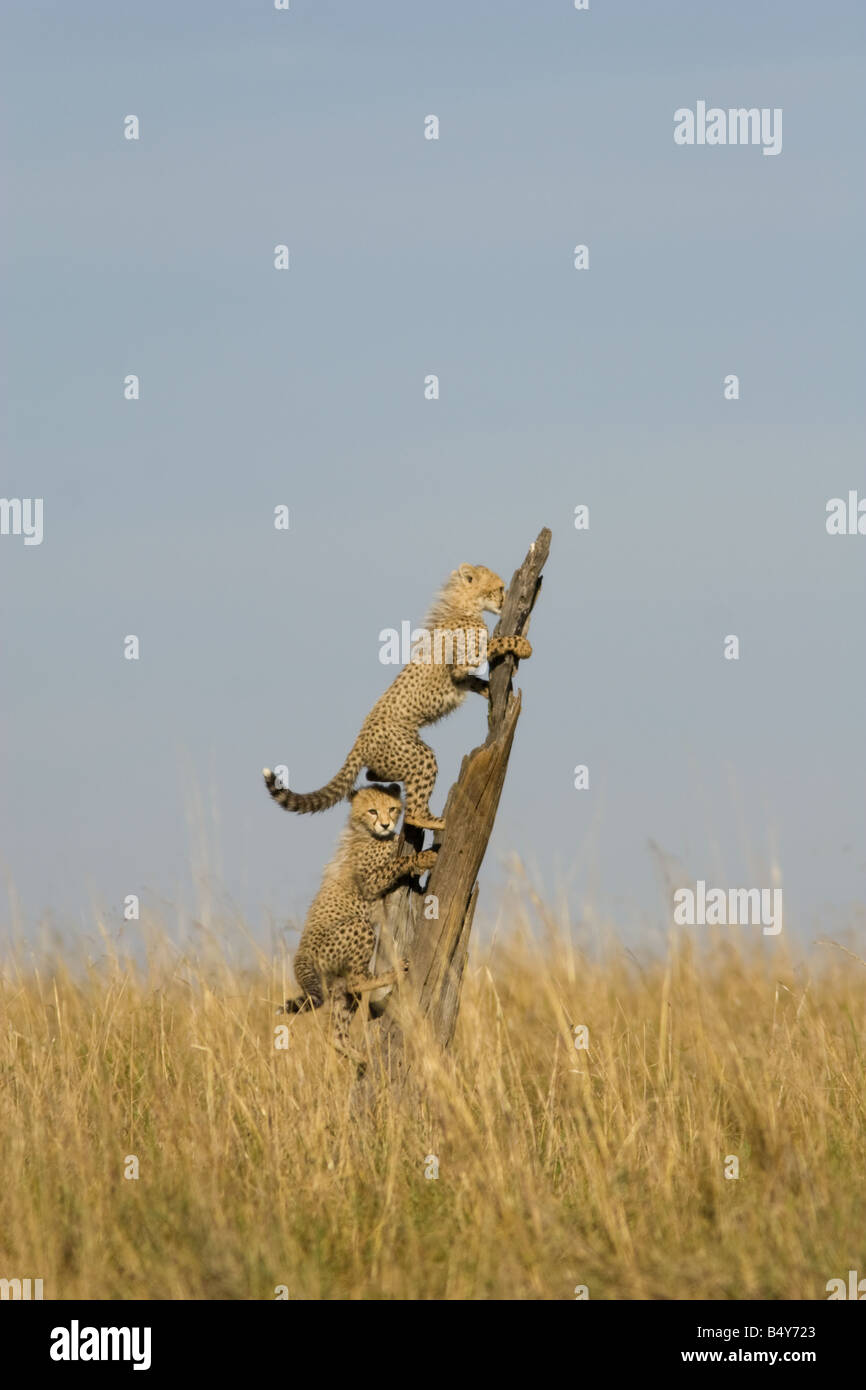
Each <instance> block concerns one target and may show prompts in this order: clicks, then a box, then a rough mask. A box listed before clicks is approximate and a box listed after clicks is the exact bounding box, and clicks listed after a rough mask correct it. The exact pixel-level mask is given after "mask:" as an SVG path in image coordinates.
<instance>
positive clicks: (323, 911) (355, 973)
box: [280, 786, 436, 1062]
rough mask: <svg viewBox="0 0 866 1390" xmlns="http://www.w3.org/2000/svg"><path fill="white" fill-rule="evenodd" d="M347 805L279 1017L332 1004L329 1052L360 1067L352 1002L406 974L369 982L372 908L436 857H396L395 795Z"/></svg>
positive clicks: (366, 796) (358, 796)
mask: <svg viewBox="0 0 866 1390" xmlns="http://www.w3.org/2000/svg"><path fill="white" fill-rule="evenodd" d="M351 802H352V805H351V810H350V811H349V821H348V824H347V826H346V829H345V830H344V831H343V834H342V835H341V837H340V841H339V844H338V846H337V852H336V854H335V855H334V858H333V859H332V860H331V862H330V864H329V865H328V866H327V868H326V869H325V872H324V875H323V878H322V886H321V888H320V889H319V891H318V893H317V894H316V897H315V898H314V900H313V903H312V906H311V907H310V910H309V912H308V913H307V920H306V922H305V923H304V930H303V932H302V933H301V940H300V943H299V945H298V949H297V952H296V954H295V959H294V967H295V978H296V979H297V981H298V984H299V985H300V986H301V989H302V990H303V994H301V995H299V996H298V997H297V998H295V999H287V1000H286V1004H285V1010H280V1012H285V1013H290V1014H296V1013H301V1012H302V1011H303V1010H305V1009H318V1008H320V1007H321V1005H322V1004H324V1003H326V1002H327V1001H330V1004H331V1014H332V1020H333V1030H334V1036H333V1043H334V1046H335V1047H336V1049H337V1051H338V1052H341V1053H342V1054H343V1055H344V1056H346V1057H349V1058H351V1059H352V1060H354V1061H357V1062H361V1061H362V1060H363V1059H362V1058H361V1056H360V1054H359V1053H357V1052H355V1051H354V1049H353V1048H351V1047H350V1045H349V1041H348V1037H349V1025H350V1023H351V1020H352V1014H353V1012H354V1010H355V1009H356V1008H357V1005H358V997H359V995H361V994H365V993H366V992H367V991H369V990H374V989H379V988H381V987H382V986H384V985H391V984H395V983H396V982H397V980H398V979H399V978H400V977H401V976H402V975H403V974H404V973H405V971H406V968H407V962H406V961H403V962H401V969H400V970H391V971H387V972H385V973H384V974H382V975H375V976H374V975H371V973H370V969H369V966H370V959H371V957H372V955H373V947H374V944H375V936H376V934H375V930H374V927H373V920H372V919H373V906H374V904H375V903H376V901H377V899H379V898H382V897H384V895H385V894H386V893H387V892H388V890H389V889H390V888H393V887H394V885H395V884H396V883H397V882H399V880H400V879H401V878H406V877H407V876H408V875H410V874H411V875H413V876H417V875H420V874H423V873H426V871H427V870H428V869H432V867H433V865H434V864H435V862H436V851H435V850H423V851H422V852H421V853H420V854H411V855H407V856H405V857H401V856H399V855H398V854H397V835H396V830H397V822H398V820H399V819H400V812H401V811H402V809H403V806H402V802H401V799H400V788H399V787H396V786H390V787H360V788H359V789H358V791H356V792H354V793H353V795H352V798H351Z"/></svg>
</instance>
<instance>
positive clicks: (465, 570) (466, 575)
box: [457, 565, 475, 584]
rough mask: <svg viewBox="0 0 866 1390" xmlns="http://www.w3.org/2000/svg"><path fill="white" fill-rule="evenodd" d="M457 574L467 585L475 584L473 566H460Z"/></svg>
mask: <svg viewBox="0 0 866 1390" xmlns="http://www.w3.org/2000/svg"><path fill="white" fill-rule="evenodd" d="M457 573H458V574H459V575H460V578H461V579H462V580H464V581H465V582H466V583H467V584H474V583H475V567H474V565H461V566H460V568H459V570H458V571H457Z"/></svg>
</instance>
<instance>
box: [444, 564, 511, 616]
mask: <svg viewBox="0 0 866 1390" xmlns="http://www.w3.org/2000/svg"><path fill="white" fill-rule="evenodd" d="M446 587H447V590H448V596H449V598H450V597H451V596H452V594H453V597H454V598H455V599H456V600H457V602H458V603H459V605H460V607H461V609H462V610H463V611H464V612H467V613H477V614H478V616H479V617H480V616H481V614H482V613H484V612H487V613H501V612H502V605H503V603H504V601H505V585H504V584H503V582H502V580H501V579H500V578H499V575H498V574H494V573H493V570H489V569H488V568H487V566H486V565H460V567H459V568H458V569H456V570H455V571H454V573H453V574H452V575H451V578H450V579H449V581H448V584H447V586H446Z"/></svg>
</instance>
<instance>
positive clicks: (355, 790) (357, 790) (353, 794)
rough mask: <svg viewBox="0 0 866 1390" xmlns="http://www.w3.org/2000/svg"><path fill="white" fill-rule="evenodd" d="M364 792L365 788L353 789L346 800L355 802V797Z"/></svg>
mask: <svg viewBox="0 0 866 1390" xmlns="http://www.w3.org/2000/svg"><path fill="white" fill-rule="evenodd" d="M363 790H364V788H363V787H353V788H352V790H351V791H350V792H349V795H348V797H347V798H346V799H347V801H354V800H355V797H356V796H357V795H358V792H362V791H363Z"/></svg>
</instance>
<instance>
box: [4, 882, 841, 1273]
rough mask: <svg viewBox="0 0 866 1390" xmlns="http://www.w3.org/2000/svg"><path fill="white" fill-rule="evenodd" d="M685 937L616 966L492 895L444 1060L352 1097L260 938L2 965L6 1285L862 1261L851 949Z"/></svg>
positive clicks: (348, 1079)
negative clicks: (243, 949) (729, 1161)
mask: <svg viewBox="0 0 866 1390" xmlns="http://www.w3.org/2000/svg"><path fill="white" fill-rule="evenodd" d="M678 933H679V934H678V935H677V936H672V938H671V940H670V943H669V947H668V950H667V954H666V955H664V954H663V955H662V956H661V958H659V959H657V960H655V961H652V960H648V961H644V962H642V963H639V962H638V961H637V959H636V958H635V957H634V956H632V955H631V954H630V953H629V952H627V951H625V950H624V949H622V948H621V947H619V946H617V945H616V944H615V943H609V945H608V946H607V947H606V948H605V949H603V950H601V951H600V952H597V953H593V954H592V955H591V956H590V955H587V954H584V953H582V952H581V950H580V949H578V947H577V946H576V945H575V944H574V941H573V940H572V939H571V937H570V934H568V933H560V932H559V931H557V930H556V929H555V928H554V927H553V926H552V925H551V923H550V921H547V923H546V925H542V927H541V928H540V929H539V928H538V925H537V924H536V929H535V931H534V932H531V931H530V930H529V928H528V927H527V925H526V922H525V921H524V920H522V919H521V916H520V912H519V910H516V915H515V922H514V925H513V927H512V928H511V929H510V930H509V931H508V932H507V934H506V935H505V936H502V935H500V936H499V937H498V939H497V940H496V941H495V943H494V944H493V945H492V946H490V945H476V947H475V953H474V956H473V957H472V959H471V963H470V967H469V969H468V972H467V976H466V979H465V984H464V992H463V1002H462V1008H461V1013H460V1019H459V1025H458V1030H457V1034H456V1037H455V1039H454V1043H453V1046H452V1049H451V1051H450V1053H449V1055H448V1056H447V1057H445V1058H442V1057H440V1056H439V1055H438V1054H437V1053H436V1051H435V1049H432V1048H430V1047H427V1046H425V1045H423V1044H422V1043H420V1042H419V1044H418V1046H417V1047H416V1048H415V1053H414V1064H413V1070H412V1077H413V1078H414V1082H415V1084H414V1085H413V1086H410V1087H409V1088H408V1089H407V1090H406V1091H405V1092H404V1093H403V1094H402V1095H401V1096H399V1097H398V1096H396V1095H395V1094H394V1093H393V1092H392V1091H391V1090H390V1089H389V1088H388V1087H387V1086H373V1087H372V1109H371V1110H366V1109H364V1108H363V1107H359V1106H358V1104H357V1100H356V1096H357V1091H356V1088H355V1080H354V1070H353V1068H352V1067H351V1066H350V1065H349V1064H347V1063H346V1062H345V1061H343V1060H341V1059H340V1058H339V1057H337V1055H336V1054H335V1053H334V1052H333V1051H332V1050H331V1049H330V1048H329V1047H328V1045H327V1038H326V1032H325V1030H324V1027H323V1025H324V1022H325V1020H324V1019H323V1017H322V1015H321V1014H319V1015H315V1016H309V1015H307V1016H299V1017H297V1018H293V1019H292V1020H291V1021H290V1033H289V1046H288V1049H286V1050H278V1049H277V1048H276V1047H275V1045H274V1043H275V1033H274V1029H275V1028H276V1027H277V1026H278V1024H279V1021H280V1020H278V1019H277V1018H276V1017H275V1015H274V1008H275V1005H276V1004H277V1003H278V1002H279V1001H280V1000H281V999H282V998H284V997H285V995H286V993H287V992H290V991H291V982H290V980H289V979H287V978H286V962H285V958H284V956H283V955H282V953H279V952H275V954H274V957H273V958H270V957H268V958H266V957H264V956H262V955H261V954H260V953H256V952H251V957H252V959H251V960H248V963H247V965H246V966H241V965H237V964H234V963H231V961H230V958H229V957H230V953H229V952H228V951H227V948H226V946H225V941H220V940H218V939H212V938H208V937H207V936H206V935H204V934H203V936H202V939H201V941H200V942H199V943H198V944H197V945H196V946H195V948H194V949H192V950H185V951H183V952H181V951H179V950H178V949H176V948H175V947H173V946H172V944H171V942H170V940H169V938H168V936H167V935H166V934H165V933H164V932H160V931H159V930H156V929H154V930H152V931H151V932H150V933H149V935H148V953H147V962H146V964H138V965H137V964H135V963H134V962H133V961H132V960H130V959H124V958H121V957H120V956H119V955H117V954H116V953H115V951H114V950H113V948H112V947H111V946H110V943H108V941H106V948H105V952H104V954H103V955H102V957H101V958H100V959H99V960H97V961H96V962H95V963H91V964H87V963H85V962H76V961H74V960H72V961H70V960H69V959H68V953H67V957H66V958H60V956H59V955H57V954H55V958H54V959H53V960H52V959H51V958H50V957H49V958H46V959H44V960H43V961H42V962H41V963H37V962H35V961H34V960H33V958H32V957H31V958H30V959H29V960H28V958H27V956H26V954H24V953H21V952H19V953H18V955H17V958H10V959H7V961H6V962H5V963H4V965H3V968H2V982H0V1020H2V1028H0V1035H2V1059H0V1172H2V1178H3V1180H2V1183H0V1277H6V1278H13V1277H19V1278H24V1277H30V1278H42V1279H43V1280H44V1293H45V1297H46V1298H98V1299H124V1298H152V1299H153V1298H170V1299H182V1298H210V1299H213V1298H226V1299H272V1298H274V1297H275V1296H276V1291H277V1290H278V1289H279V1288H280V1286H284V1287H285V1288H286V1289H287V1291H288V1296H289V1297H290V1298H292V1299H338V1298H339V1299H349V1298H357V1299H370V1298H397V1299H487V1298H503V1299H571V1298H574V1297H575V1289H576V1287H577V1286H579V1285H583V1286H586V1288H587V1289H588V1292H589V1297H590V1298H593V1299H600V1298H607V1299H609V1298H651V1299H659V1298H664V1299H697V1298H711V1299H735V1298H762V1299H776V1298H807V1299H820V1298H826V1296H827V1295H826V1292H825V1285H826V1283H827V1280H828V1279H831V1278H834V1277H837V1276H841V1277H846V1276H847V1271H848V1270H849V1269H858V1270H859V1271H860V1274H861V1276H862V1275H864V1274H866V1163H864V1153H866V1143H864V1140H866V1113H864V1100H866V1081H864V1036H866V965H864V963H863V961H860V960H857V959H856V958H855V957H854V956H851V955H849V954H846V953H845V952H844V951H843V950H841V949H834V948H830V947H824V948H821V949H818V950H817V951H813V952H812V954H811V955H810V956H809V957H808V958H807V957H806V955H805V953H803V954H802V955H798V953H797V951H796V950H795V949H794V948H792V947H790V946H789V945H786V943H785V941H784V939H783V938H775V939H769V938H763V937H761V936H760V933H758V934H757V935H756V929H742V930H739V931H736V930H734V929H729V928H722V929H719V931H718V933H717V935H716V936H714V937H709V936H707V937H706V938H705V939H704V940H702V941H701V942H699V943H697V942H695V941H694V940H693V939H692V938H690V937H689V936H688V934H687V929H678ZM576 1024H581V1025H585V1026H586V1027H587V1028H588V1029H589V1048H588V1050H577V1049H576V1048H575V1045H574V1041H575V1039H574V1033H573V1027H574V1025H576ZM358 1027H359V1028H360V1024H359V1025H358ZM375 1029H376V1025H375V1024H368V1025H367V1033H368V1034H369V1036H371V1037H372V1036H375ZM356 1037H357V1038H360V1034H356ZM129 1155H134V1156H136V1157H137V1159H138V1170H139V1176H138V1178H137V1179H135V1178H127V1177H125V1176H124V1172H125V1168H127V1167H128V1161H127V1160H128V1156H129ZM430 1155H433V1156H435V1158H436V1159H437V1160H438V1177H436V1178H432V1177H426V1176H425V1170H426V1171H427V1172H432V1171H434V1170H435V1165H434V1164H433V1163H431V1162H430V1159H429V1157H428V1156H430ZM728 1155H734V1156H736V1157H737V1159H738V1161H739V1177H738V1178H736V1179H726V1177H725V1164H726V1158H727V1156H728ZM729 1166H730V1165H729Z"/></svg>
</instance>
